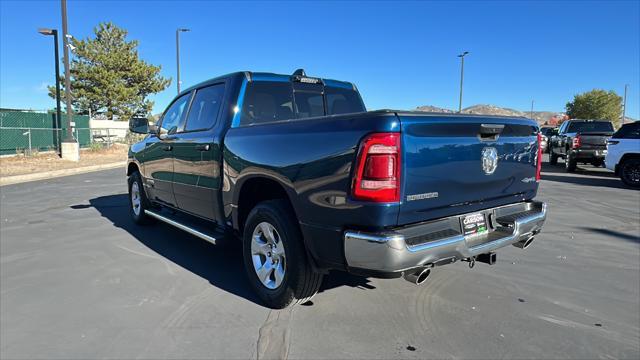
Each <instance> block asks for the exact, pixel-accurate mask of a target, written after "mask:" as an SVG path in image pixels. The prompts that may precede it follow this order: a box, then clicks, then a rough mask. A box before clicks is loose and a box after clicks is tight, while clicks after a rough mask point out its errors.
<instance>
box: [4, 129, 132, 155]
mask: <svg viewBox="0 0 640 360" xmlns="http://www.w3.org/2000/svg"><path fill="white" fill-rule="evenodd" d="M64 131H65V130H64V129H54V128H31V127H0V155H16V154H17V155H34V154H37V153H40V152H47V151H54V152H55V151H58V148H59V147H58V144H59V143H60V141H61V139H63V138H64V136H65V132H64ZM73 137H74V138H75V139H76V140H77V141H78V143H79V144H80V147H81V148H88V147H91V148H100V147H111V146H112V145H113V144H127V145H131V144H133V143H135V142H137V141H140V140H141V139H142V137H144V135H140V134H134V133H131V132H130V131H128V130H127V129H122V128H101V129H91V128H73Z"/></svg>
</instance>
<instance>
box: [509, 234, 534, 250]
mask: <svg viewBox="0 0 640 360" xmlns="http://www.w3.org/2000/svg"><path fill="white" fill-rule="evenodd" d="M533 239H534V238H533V236H532V237H530V238H528V239H526V240H522V241H519V242H517V243H515V244H513V246H515V247H517V248H520V249H523V250H524V249H526V248H528V247H529V246H530V245H531V243H533Z"/></svg>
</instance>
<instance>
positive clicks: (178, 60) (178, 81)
mask: <svg viewBox="0 0 640 360" xmlns="http://www.w3.org/2000/svg"><path fill="white" fill-rule="evenodd" d="M187 31H191V30H190V29H186V28H178V29H176V64H177V71H178V76H177V81H176V85H177V86H178V94H180V33H181V32H187Z"/></svg>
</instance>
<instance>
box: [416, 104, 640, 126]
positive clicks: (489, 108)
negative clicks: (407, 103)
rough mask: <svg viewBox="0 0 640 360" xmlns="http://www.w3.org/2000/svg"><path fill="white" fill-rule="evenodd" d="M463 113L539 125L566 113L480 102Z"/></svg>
mask: <svg viewBox="0 0 640 360" xmlns="http://www.w3.org/2000/svg"><path fill="white" fill-rule="evenodd" d="M416 110H418V111H426V112H442V113H455V111H453V110H450V109H445V108H441V107H437V106H432V105H424V106H418V107H417V108H416ZM462 113H463V114H480V115H503V116H523V117H527V118H531V117H532V118H533V119H535V120H536V121H537V122H538V124H539V125H555V124H556V123H557V121H558V120H560V119H562V118H563V117H564V116H565V114H564V113H563V112H554V111H534V112H533V113H532V112H530V111H519V110H514V109H509V108H503V107H499V106H495V105H489V104H478V105H473V106H469V107H466V108H464V109H462ZM625 119H626V122H632V121H636V120H635V119H632V118H630V117H625Z"/></svg>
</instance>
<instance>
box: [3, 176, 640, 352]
mask: <svg viewBox="0 0 640 360" xmlns="http://www.w3.org/2000/svg"><path fill="white" fill-rule="evenodd" d="M585 170H586V171H581V172H580V173H578V174H565V173H564V171H563V169H562V167H560V166H558V167H557V168H551V167H548V166H545V170H544V173H543V179H544V180H543V181H542V183H541V186H540V191H539V196H538V198H539V199H542V200H544V201H547V202H548V203H549V209H550V211H549V217H548V220H547V224H546V227H545V229H544V231H543V233H542V234H540V235H539V236H538V238H537V240H536V241H535V242H534V244H533V245H532V246H531V247H530V248H529V249H527V250H524V251H523V250H520V249H517V248H515V247H509V248H505V249H503V250H502V251H500V252H499V253H498V263H497V264H496V265H495V266H488V265H485V264H477V265H476V266H475V268H473V269H469V267H468V266H467V264H466V263H457V264H453V265H449V266H445V267H440V268H437V269H435V271H434V272H433V274H432V276H431V277H430V279H429V280H428V281H427V282H426V283H425V284H424V285H422V286H419V287H418V286H415V285H412V284H410V283H408V282H406V281H404V280H402V279H397V280H379V279H367V278H358V277H354V276H351V275H348V274H342V273H335V274H332V276H330V277H329V278H326V279H325V283H324V285H323V288H322V289H321V292H320V293H319V294H318V295H317V296H316V297H315V298H314V299H313V303H312V304H308V305H307V306H297V307H295V308H292V309H287V310H282V311H271V310H270V309H268V308H265V307H264V306H262V305H261V304H260V303H259V302H258V299H257V298H256V297H255V296H254V295H253V294H252V292H251V290H250V289H249V285H248V281H247V280H246V277H245V273H244V269H243V267H242V264H241V258H240V254H239V251H240V249H239V247H231V248H228V249H226V250H225V251H222V249H218V248H216V246H214V245H211V244H209V243H206V242H204V241H202V240H200V239H197V238H194V237H192V236H190V235H187V234H185V233H183V232H181V231H179V230H176V229H174V228H172V227H170V226H168V225H164V224H158V225H156V226H153V227H147V228H141V227H137V226H135V225H134V224H133V223H132V222H131V221H130V220H129V217H128V210H127V197H126V185H125V178H124V176H123V171H122V170H120V169H116V170H109V171H102V172H95V173H90V174H84V175H77V176H72V177H65V178H58V179H53V180H47V181H40V182H32V183H25V184H19V185H10V186H5V187H2V188H0V193H1V201H0V203H1V205H0V212H1V214H0V215H1V219H0V220H1V230H0V285H1V286H0V290H1V297H0V358H2V359H10V358H72V359H80V358H82V359H93V358H153V359H160V358H191V359H195V358H225V359H235V358H243V359H244V358H283V357H288V358H290V359H317V358H333V359H338V358H340V359H346V358H354V359H356V358H357V359H364V358H367V359H370V358H380V359H388V358H483V359H493V358H548V359H551V358H553V359H558V358H580V359H585V358H636V359H637V358H640V340H639V339H640V268H639V267H640V220H639V219H640V191H637V190H631V189H628V188H625V187H624V186H623V185H622V183H621V182H620V181H619V179H618V178H615V177H613V175H612V174H610V173H608V172H606V171H605V170H604V169H592V168H591V167H585Z"/></svg>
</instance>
